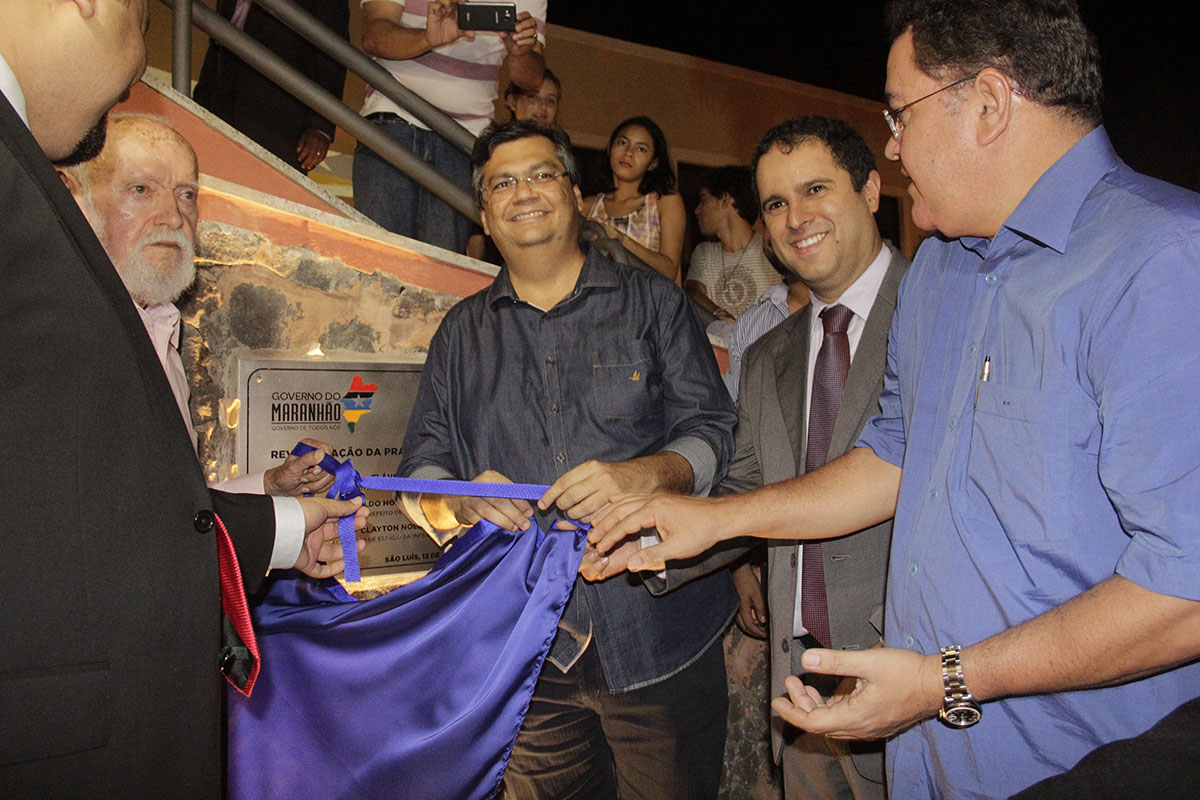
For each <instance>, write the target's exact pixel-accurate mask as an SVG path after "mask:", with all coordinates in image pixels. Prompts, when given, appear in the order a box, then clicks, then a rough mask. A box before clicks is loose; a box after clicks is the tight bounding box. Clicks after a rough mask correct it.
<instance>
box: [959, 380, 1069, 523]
mask: <svg viewBox="0 0 1200 800" xmlns="http://www.w3.org/2000/svg"><path fill="white" fill-rule="evenodd" d="M1066 412H1067V409H1066V404H1065V403H1064V402H1062V398H1059V397H1058V396H1057V395H1055V394H1054V393H1052V392H1045V391H1041V390H1037V389H1025V388H1014V387H1011V386H1005V385H1003V384H1000V383H998V382H996V381H988V382H981V383H980V384H979V395H978V399H977V401H976V406H975V421H974V426H973V429H972V431H971V452H970V456H969V459H968V463H967V478H968V483H969V484H970V486H971V488H972V493H973V494H976V496H977V498H978V497H980V496H982V500H983V502H985V503H986V504H987V505H988V506H990V508H991V509H992V512H993V513H994V514H995V515H996V517H997V519H998V521H999V522H1000V525H1001V526H1002V527H1003V529H1004V532H1005V534H1006V535H1007V537H1008V539H1009V540H1010V541H1012V542H1028V543H1037V542H1044V543H1049V542H1051V541H1054V540H1057V539H1061V538H1063V537H1064V536H1065V535H1066V534H1068V533H1069V532H1070V531H1069V530H1067V528H1068V526H1067V525H1066V524H1065V520H1063V519H1061V515H1060V514H1059V513H1058V510H1059V509H1060V507H1061V502H1060V500H1059V499H1058V498H1059V497H1060V496H1061V493H1062V492H1063V491H1065V490H1066V489H1065V484H1066V483H1067V481H1065V480H1064V479H1065V478H1066V477H1067V475H1066V474H1065V470H1066V469H1067V466H1068V465H1067V464H1066V463H1065V460H1064V457H1063V452H1064V443H1065V440H1066V431H1065V426H1064V424H1063V423H1064V416H1063V415H1064V414H1065V413H1066Z"/></svg>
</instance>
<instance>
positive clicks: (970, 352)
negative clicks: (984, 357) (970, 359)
mask: <svg viewBox="0 0 1200 800" xmlns="http://www.w3.org/2000/svg"><path fill="white" fill-rule="evenodd" d="M978 352H979V348H978V347H976V346H975V345H971V346H970V347H968V348H967V355H972V356H973V355H975V354H976V353H978Z"/></svg>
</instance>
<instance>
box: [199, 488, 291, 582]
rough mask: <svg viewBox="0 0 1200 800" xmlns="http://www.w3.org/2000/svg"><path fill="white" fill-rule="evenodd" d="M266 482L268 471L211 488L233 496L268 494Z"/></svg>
mask: <svg viewBox="0 0 1200 800" xmlns="http://www.w3.org/2000/svg"><path fill="white" fill-rule="evenodd" d="M266 481H267V473H266V471H263V472H252V473H250V474H249V475H237V476H235V477H233V478H230V479H229V480H227V481H221V482H220V483H214V484H213V485H212V486H211V487H210V488H212V489H220V490H221V491H222V492H230V493H231V494H266V493H267V484H266ZM293 563H294V562H293Z"/></svg>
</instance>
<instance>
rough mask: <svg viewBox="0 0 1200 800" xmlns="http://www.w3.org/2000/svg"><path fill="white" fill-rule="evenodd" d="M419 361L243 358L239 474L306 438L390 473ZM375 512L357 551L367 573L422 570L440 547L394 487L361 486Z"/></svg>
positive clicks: (367, 469)
mask: <svg viewBox="0 0 1200 800" xmlns="http://www.w3.org/2000/svg"><path fill="white" fill-rule="evenodd" d="M421 368H422V365H421V364H420V363H417V362H399V363H398V362H385V361H365V362H329V361H324V360H305V359H271V358H251V359H239V361H238V396H239V399H240V401H241V410H240V413H239V414H238V416H239V418H240V424H238V426H237V452H238V467H239V470H240V471H241V473H242V474H250V473H252V472H257V471H259V470H264V469H268V468H270V467H273V466H275V465H276V464H278V463H279V462H280V461H282V460H283V459H284V458H285V457H286V456H287V454H288V452H289V451H290V450H291V449H292V448H293V447H295V445H296V443H297V442H298V441H300V440H301V439H304V438H312V439H320V440H322V441H326V442H329V443H330V444H332V445H333V449H334V457H335V458H337V460H338V461H346V460H350V461H353V462H354V467H355V468H356V469H357V470H358V472H359V474H361V475H363V476H364V477H366V476H369V475H385V476H392V475H395V474H396V468H397V467H398V466H399V464H400V449H401V445H402V444H403V442H404V430H405V427H406V425H407V422H408V415H409V413H410V412H411V411H412V406H413V401H414V400H415V398H416V394H417V385H418V383H419V382H420V379H421ZM364 494H365V495H366V498H367V505H368V506H369V507H370V509H371V517H370V520H369V523H368V526H367V528H366V531H365V534H364V535H363V538H365V539H366V540H367V549H366V550H365V551H364V552H362V553H361V554H359V563H360V566H361V568H362V573H363V577H364V579H367V578H368V577H383V576H386V575H404V574H412V573H424V572H426V571H427V570H429V568H430V567H432V566H433V563H434V562H435V561H437V559H438V556H440V555H441V550H440V549H439V548H438V546H437V545H436V544H434V542H433V540H432V539H430V538H429V536H428V535H427V534H426V533H425V531H423V530H421V528H419V527H418V526H417V525H415V524H413V523H412V522H411V521H410V520H409V519H408V517H407V516H406V515H405V513H404V511H403V510H402V509H401V507H400V504H399V503H398V502H397V499H396V496H395V494H394V493H393V492H380V491H372V490H368V491H366V492H365V493H364Z"/></svg>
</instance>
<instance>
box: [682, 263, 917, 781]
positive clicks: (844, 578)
mask: <svg viewBox="0 0 1200 800" xmlns="http://www.w3.org/2000/svg"><path fill="white" fill-rule="evenodd" d="M908 265H909V262H908V259H906V258H905V257H904V256H903V255H902V254H900V253H899V252H898V251H896V250H895V249H894V248H893V249H892V262H891V264H890V266H889V267H888V271H887V275H886V276H885V277H884V280H883V283H882V285H881V286H880V288H879V294H878V295H877V296H876V299H875V305H874V306H873V307H872V309H871V314H870V316H869V317H868V318H867V325H866V328H865V329H864V330H863V334H862V338H861V339H860V340H859V344H858V348H857V349H856V351H855V354H854V361H853V362H852V364H851V366H850V373H849V375H848V376H847V378H846V388H845V392H844V394H843V395H842V404H841V410H840V412H839V413H838V418H837V422H836V424H835V426H834V431H833V438H832V440H831V442H830V447H829V454H830V457H831V458H833V457H836V456H839V455H841V454H843V453H846V452H848V451H850V450H851V449H853V447H854V443H855V441H856V440H857V439H858V435H859V432H860V431H861V430H862V428H863V426H864V425H865V424H866V422H867V420H869V419H870V418H871V417H872V416H874V415H875V414H876V413H877V412H878V411H879V399H878V398H879V393H880V391H881V390H882V388H883V372H884V367H885V366H886V364H887V338H888V329H889V328H890V327H891V322H892V314H893V312H894V311H895V309H896V293H897V289H898V287H899V285H900V278H901V276H902V275H903V274H904V271H905V270H906V269H908ZM811 319H812V307H811V306H805V307H804V308H802V309H801V310H800V311H798V312H796V313H795V314H793V315H792V316H790V317H788V318H787V319H786V320H784V321H783V322H782V323H780V324H779V325H778V326H777V327H775V328H773V329H772V330H770V331H768V332H767V333H766V334H764V335H763V337H762V338H761V339H759V340H758V341H757V342H755V343H754V344H753V345H751V346H750V348H749V349H748V350H747V351H746V356H745V360H744V361H743V365H742V379H741V385H740V391H739V394H738V429H737V442H736V450H735V452H734V457H733V462H732V463H731V464H730V467H729V473H728V475H726V477H725V480H724V481H722V483H721V485H720V487H719V493H720V494H731V493H735V492H746V491H749V490H751V489H756V488H758V487H760V486H765V485H766V484H769V483H777V482H779V481H785V480H788V479H790V478H794V477H796V476H797V475H800V474H801V473H803V472H804V460H805V444H806V443H805V437H804V435H803V431H804V425H803V422H804V417H805V413H806V411H805V406H806V405H807V402H808V396H807V393H806V392H805V383H806V381H807V375H808V358H809V352H808V350H809V348H808V338H809V337H808V332H809V327H810V322H811ZM797 524H798V525H800V524H803V521H802V520H797ZM891 536H892V524H891V521H890V520H889V521H888V522H885V523H883V524H880V525H876V526H875V527H873V528H868V529H866V530H864V531H859V532H858V533H855V534H851V535H849V536H843V537H840V538H838V539H833V540H829V541H827V542H826V543H825V545H824V547H823V548H822V553H823V558H824V565H825V582H826V587H827V592H828V597H829V627H830V632H831V634H832V636H833V642H832V646H833V647H835V648H841V649H847V650H856V649H865V648H867V647H870V646H871V645H873V644H874V643H875V642H877V641H878V640H879V636H880V633H881V628H882V617H883V592H884V586H885V584H886V582H887V564H888V547H889V545H890V543H891ZM795 545H796V542H794V541H786V540H779V541H776V542H773V543H771V544H770V545H769V546H768V549H767V606H768V608H769V609H770V612H771V613H770V634H769V637H770V638H769V642H768V644H769V650H770V654H771V696H772V697H778V696H779V695H782V694H785V693H786V689H785V687H784V683H783V682H784V679H785V678H786V677H787V676H788V675H795V674H797V673H800V672H802V671H803V668H802V667H801V665H800V656H801V654H802V652H803V648H802V647H801V646H799V642H798V641H797V640H795V639H794V638H793V637H792V628H793V622H794V616H795V607H796V549H795ZM742 552H745V550H744V547H740V548H739V547H737V546H735V545H733V544H732V543H730V546H727V547H726V548H725V549H724V550H723V551H722V552H720V553H715V554H713V555H712V556H710V557H709V558H708V559H705V561H704V562H702V563H701V564H697V565H694V566H692V567H690V568H688V567H685V568H682V569H680V570H678V571H675V570H672V571H671V572H670V573H668V583H675V582H676V581H682V580H686V579H687V578H689V577H692V573H694V572H703V571H705V570H709V569H715V568H716V567H717V566H718V565H719V564H721V563H728V562H730V561H732V560H733V559H734V558H736V557H737V556H738V555H740V553H742ZM672 573H674V574H672ZM783 731H784V725H783V721H782V719H781V718H779V717H778V715H773V720H772V735H771V739H772V751H773V753H774V755H775V758H776V760H778V758H779V752H780V748H781V746H782V742H783V738H782V734H783ZM853 749H854V750H858V749H860V748H858V747H855V748H853ZM861 749H862V750H864V751H871V750H873V751H874V752H873V753H871V752H864V753H862V755H861V756H860V754H859V753H857V752H856V754H855V764H856V766H857V767H858V768H859V770H860V771H861V772H862V773H863V774H864V775H865V776H866V777H868V778H871V779H873V780H877V781H881V780H882V759H881V758H880V756H879V748H878V747H877V746H876V747H874V748H871V747H866V748H861Z"/></svg>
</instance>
